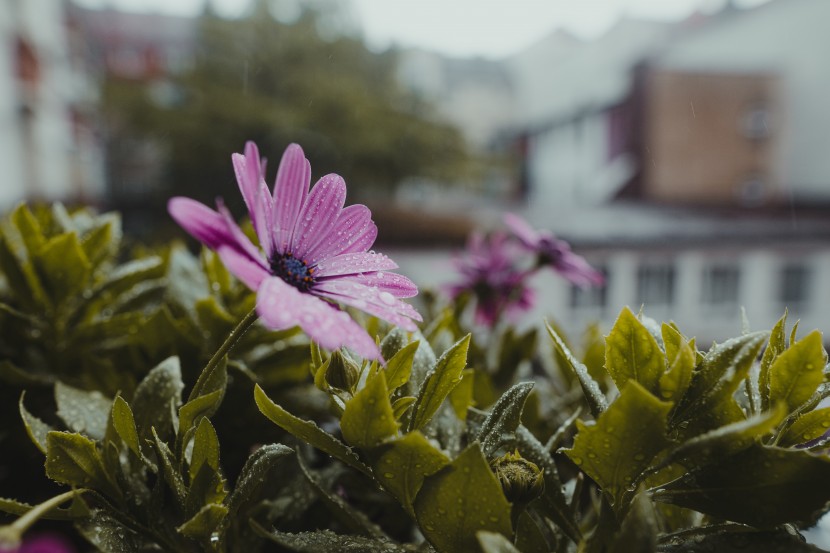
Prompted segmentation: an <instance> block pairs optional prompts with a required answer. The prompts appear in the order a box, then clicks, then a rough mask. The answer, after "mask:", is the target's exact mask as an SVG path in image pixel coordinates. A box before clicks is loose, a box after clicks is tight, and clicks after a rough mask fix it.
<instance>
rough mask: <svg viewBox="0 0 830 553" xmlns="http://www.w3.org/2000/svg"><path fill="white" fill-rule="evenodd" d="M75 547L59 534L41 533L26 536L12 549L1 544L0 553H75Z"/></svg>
mask: <svg viewBox="0 0 830 553" xmlns="http://www.w3.org/2000/svg"><path fill="white" fill-rule="evenodd" d="M74 552H75V548H74V547H72V545H71V544H70V543H69V542H68V541H67V540H66V539H64V538H63V537H61V536H59V535H57V534H41V535H38V536H32V537H31V538H28V537H27V538H26V539H24V540H23V543H22V544H20V545H19V546H17V547H13V548H11V549H5V548H4V547H3V546H2V545H0V553H74Z"/></svg>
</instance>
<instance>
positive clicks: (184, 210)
mask: <svg viewBox="0 0 830 553" xmlns="http://www.w3.org/2000/svg"><path fill="white" fill-rule="evenodd" d="M167 212H168V213H170V216H171V217H173V219H174V220H175V221H176V222H177V223H179V225H181V226H182V227H183V228H184V230H186V231H187V232H188V233H189V234H190V235H191V236H193V238H195V239H196V240H198V241H199V242H201V243H202V244H204V245H205V246H207V247H208V248H211V249H214V250H215V249H216V248H218V247H219V246H223V245H226V244H232V243H235V242H236V241H235V239H234V237H233V234H232V232H231V231H230V230H229V229H228V227H227V225H226V224H225V219H224V218H223V217H222V215H220V214H219V213H217V212H215V211H213V210H212V209H210V208H209V207H207V206H206V205H204V204H202V203H199V202H197V201H196V200H191V199H190V198H183V197H181V196H179V197H175V198H171V199H170V201H168V202H167Z"/></svg>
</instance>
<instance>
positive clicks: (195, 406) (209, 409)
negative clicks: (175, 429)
mask: <svg viewBox="0 0 830 553" xmlns="http://www.w3.org/2000/svg"><path fill="white" fill-rule="evenodd" d="M223 396H224V390H216V391H213V392H211V393H209V394H207V395H203V396H198V397H197V398H196V399H193V400H191V401H188V402H187V403H185V404H184V405H182V406H181V408H180V409H179V433H178V439H181V438H183V437H184V435H185V434H186V433H187V432H188V431H189V430H190V429H191V428H195V427H196V426H197V425H198V424H199V422H200V421H201V420H202V418H203V417H211V416H213V414H214V413H216V410H217V409H219V405H220V404H221V403H222V397H223Z"/></svg>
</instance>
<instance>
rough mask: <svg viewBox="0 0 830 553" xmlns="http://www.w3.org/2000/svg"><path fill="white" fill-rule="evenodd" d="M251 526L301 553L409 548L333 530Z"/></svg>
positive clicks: (397, 552)
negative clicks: (289, 530)
mask: <svg viewBox="0 0 830 553" xmlns="http://www.w3.org/2000/svg"><path fill="white" fill-rule="evenodd" d="M251 526H252V527H253V528H254V530H255V531H256V533H257V534H259V535H260V536H262V537H263V538H266V539H268V540H270V541H272V542H274V543H276V544H277V545H280V546H281V547H283V548H286V549H288V550H289V551H297V552H299V553H330V552H332V551H338V552H341V553H377V552H378V551H383V552H384V553H386V552H388V553H407V552H409V551H411V550H410V549H409V548H406V547H403V546H401V545H398V544H396V543H394V542H392V541H390V540H388V539H379V538H367V537H364V536H348V535H343V534H335V533H334V532H332V531H331V530H317V531H315V532H300V533H299V534H291V533H288V532H280V531H278V530H273V531H271V532H269V531H268V530H266V529H264V528H263V527H262V526H260V525H259V524H257V523H256V522H254V521H251Z"/></svg>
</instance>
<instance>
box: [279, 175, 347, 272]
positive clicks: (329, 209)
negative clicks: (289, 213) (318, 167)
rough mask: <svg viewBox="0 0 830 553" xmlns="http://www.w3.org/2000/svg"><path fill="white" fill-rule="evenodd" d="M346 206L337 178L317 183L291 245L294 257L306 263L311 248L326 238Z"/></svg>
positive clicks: (303, 211)
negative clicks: (304, 260)
mask: <svg viewBox="0 0 830 553" xmlns="http://www.w3.org/2000/svg"><path fill="white" fill-rule="evenodd" d="M345 202H346V183H345V182H344V181H343V177H341V176H340V175H334V174H331V175H326V176H325V177H323V178H321V179H320V180H319V181H317V184H315V185H314V188H312V189H311V192H310V193H309V194H308V198H306V201H305V204H304V205H303V209H302V211H300V216H299V217H298V219H297V226H296V227H295V228H294V238H293V240H292V243H291V253H293V254H294V257H297V258H300V259H305V257H306V256H307V255H308V254H309V252H311V251H312V249H313V248H314V246H316V245H317V244H319V243H320V242H321V241H322V240H323V238H325V237H326V236H328V234H329V232H330V231H331V229H332V228H333V227H334V226H335V225H336V224H337V218H338V216H339V215H340V211H341V210H342V209H343V204H344V203H345Z"/></svg>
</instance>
